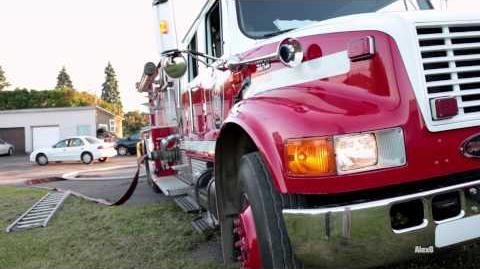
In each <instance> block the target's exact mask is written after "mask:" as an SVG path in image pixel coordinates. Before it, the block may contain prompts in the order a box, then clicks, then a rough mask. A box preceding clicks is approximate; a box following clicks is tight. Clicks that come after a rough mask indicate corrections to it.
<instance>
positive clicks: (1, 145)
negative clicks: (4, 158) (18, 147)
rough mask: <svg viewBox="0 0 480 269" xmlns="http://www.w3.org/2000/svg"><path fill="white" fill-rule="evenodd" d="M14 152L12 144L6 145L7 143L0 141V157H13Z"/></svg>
mask: <svg viewBox="0 0 480 269" xmlns="http://www.w3.org/2000/svg"><path fill="white" fill-rule="evenodd" d="M14 151H15V147H14V146H13V145H12V144H8V143H7V142H5V141H3V140H2V139H0V155H5V154H6V155H10V156H11V155H13V152H14Z"/></svg>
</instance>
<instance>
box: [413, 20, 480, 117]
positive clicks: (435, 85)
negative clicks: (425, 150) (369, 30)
mask: <svg viewBox="0 0 480 269" xmlns="http://www.w3.org/2000/svg"><path fill="white" fill-rule="evenodd" d="M417 35H418V40H419V45H420V53H421V58H422V64H423V72H424V75H425V83H426V84H425V85H426V92H427V96H428V99H429V100H431V99H433V98H438V97H456V99H457V103H458V107H459V114H458V115H457V116H456V117H454V118H452V119H449V120H447V121H448V122H446V123H453V122H459V121H470V120H475V119H478V116H479V115H480V23H477V24H461V25H458V24H457V25H455V24H441V25H434V26H431V25H428V26H424V25H422V26H417Z"/></svg>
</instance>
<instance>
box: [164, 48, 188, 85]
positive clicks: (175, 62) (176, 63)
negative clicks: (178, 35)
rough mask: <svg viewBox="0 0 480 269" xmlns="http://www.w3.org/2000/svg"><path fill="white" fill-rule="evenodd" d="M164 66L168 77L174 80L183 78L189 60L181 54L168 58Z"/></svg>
mask: <svg viewBox="0 0 480 269" xmlns="http://www.w3.org/2000/svg"><path fill="white" fill-rule="evenodd" d="M162 66H164V70H165V73H166V74H167V76H168V77H170V78H172V79H177V78H181V77H182V76H183V75H185V73H186V72H187V60H186V59H185V57H184V56H183V55H182V54H180V53H176V54H174V55H171V56H169V57H166V58H165V60H164V62H163V64H162Z"/></svg>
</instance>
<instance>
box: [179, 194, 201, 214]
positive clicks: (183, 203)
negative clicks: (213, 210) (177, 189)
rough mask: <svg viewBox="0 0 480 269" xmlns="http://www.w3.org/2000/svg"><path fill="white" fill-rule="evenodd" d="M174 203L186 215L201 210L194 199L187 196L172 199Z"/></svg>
mask: <svg viewBox="0 0 480 269" xmlns="http://www.w3.org/2000/svg"><path fill="white" fill-rule="evenodd" d="M174 201H175V203H176V204H177V205H178V206H179V207H180V208H181V209H183V211H185V212H187V213H192V212H198V211H200V209H201V208H200V206H199V205H198V204H197V202H196V201H195V199H193V198H192V197H190V196H188V195H185V196H180V197H177V198H175V199H174Z"/></svg>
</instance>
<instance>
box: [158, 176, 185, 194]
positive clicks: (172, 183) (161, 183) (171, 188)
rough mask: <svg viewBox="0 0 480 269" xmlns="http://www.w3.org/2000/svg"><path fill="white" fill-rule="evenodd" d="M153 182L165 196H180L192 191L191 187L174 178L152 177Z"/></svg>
mask: <svg viewBox="0 0 480 269" xmlns="http://www.w3.org/2000/svg"><path fill="white" fill-rule="evenodd" d="M153 182H155V184H157V186H158V187H159V188H160V190H162V192H163V194H165V195H166V196H173V197H175V196H181V195H185V194H187V192H188V191H190V190H192V189H193V186H191V185H188V184H186V183H185V182H183V181H181V180H179V179H178V178H177V177H175V176H168V177H156V176H153Z"/></svg>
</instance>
